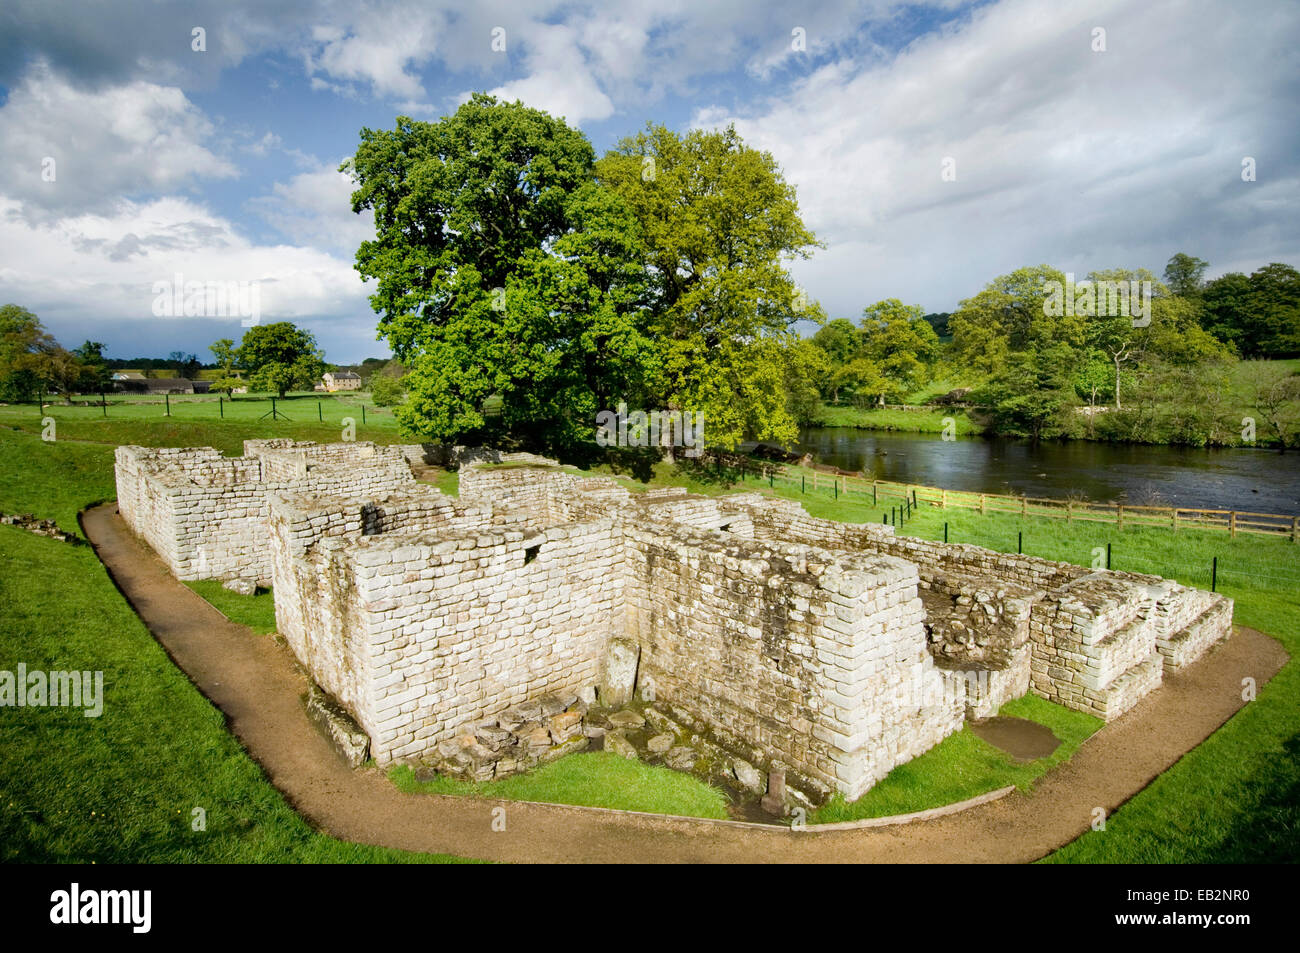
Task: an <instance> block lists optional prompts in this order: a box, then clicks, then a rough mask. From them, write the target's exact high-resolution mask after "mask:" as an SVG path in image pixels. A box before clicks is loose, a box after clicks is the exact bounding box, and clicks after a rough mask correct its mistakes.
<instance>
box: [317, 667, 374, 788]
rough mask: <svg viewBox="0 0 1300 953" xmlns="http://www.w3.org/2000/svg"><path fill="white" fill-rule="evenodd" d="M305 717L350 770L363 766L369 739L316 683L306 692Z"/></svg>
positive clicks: (367, 751) (367, 754)
mask: <svg viewBox="0 0 1300 953" xmlns="http://www.w3.org/2000/svg"><path fill="white" fill-rule="evenodd" d="M307 714H308V715H309V716H310V717H311V720H312V721H313V722H314V723H315V724H316V726H317V727H318V728H320V730H321V732H322V733H323V734H324V735H325V737H326V738H328V739H329V741H330V743H331V744H332V745H333V746H334V749H335V750H336V751H338V753H339V754H341V755H342V756H343V760H344V761H346V762H347V763H348V766H349V767H352V768H356V767H360V766H361V765H363V764H365V763H366V759H367V757H368V756H369V750H370V738H369V736H368V735H367V734H366V733H365V732H364V731H362V730H361V726H360V725H358V724H357V723H356V721H354V720H353V718H352V716H351V715H349V714H348V713H347V711H346V710H345V709H343V708H342V706H340V705H339V704H338V703H337V702H335V701H334V700H333V699H331V698H330V697H329V696H327V695H326V694H325V693H324V692H323V691H321V690H320V688H319V687H318V686H316V685H315V684H312V685H310V686H309V687H308V690H307Z"/></svg>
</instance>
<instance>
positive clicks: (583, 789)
mask: <svg viewBox="0 0 1300 953" xmlns="http://www.w3.org/2000/svg"><path fill="white" fill-rule="evenodd" d="M389 777H390V778H391V779H392V780H393V783H395V784H396V785H397V786H398V787H399V788H400V789H401V790H403V791H411V792H419V793H424V794H452V795H466V794H477V795H482V796H484V797H494V798H502V799H504V800H509V801H545V802H548V803H553V804H578V805H582V806H584V807H609V808H617V809H620V810H624V811H646V812H648V813H652V814H682V815H686V816H689V817H714V818H725V817H726V816H727V796H726V795H725V794H724V793H723V792H722V791H721V790H719V789H718V788H715V787H712V786H710V785H708V784H705V783H704V782H702V781H699V780H696V779H695V778H694V777H692V776H691V775H689V774H683V773H682V772H680V771H673V770H671V769H670V768H662V767H655V766H652V765H647V764H642V763H641V762H639V761H632V760H629V759H627V758H622V757H619V756H618V755H616V754H611V753H609V752H605V751H592V752H581V753H578V754H571V755H568V756H566V757H563V758H561V759H560V760H558V761H553V762H551V763H550V764H546V765H542V766H541V767H540V768H537V769H536V770H534V771H530V772H529V773H528V774H519V775H515V776H514V777H511V778H503V779H502V780H500V781H488V782H485V783H481V784H474V783H471V782H468V781H456V780H453V779H451V778H443V777H438V778H434V779H433V780H432V781H424V782H421V781H417V780H415V772H414V771H412V770H411V769H410V768H408V767H398V768H393V769H392V771H390V772H389Z"/></svg>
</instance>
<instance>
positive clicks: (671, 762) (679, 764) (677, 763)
mask: <svg viewBox="0 0 1300 953" xmlns="http://www.w3.org/2000/svg"><path fill="white" fill-rule="evenodd" d="M695 761H696V754H695V750H694V749H693V748H687V747H685V746H684V745H678V746H677V747H676V748H672V749H670V750H669V752H668V753H667V754H666V755H664V764H666V765H668V767H670V768H672V769H674V770H675V771H689V770H691V769H692V768H693V767H695Z"/></svg>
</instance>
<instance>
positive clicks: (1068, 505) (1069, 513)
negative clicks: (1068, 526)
mask: <svg viewBox="0 0 1300 953" xmlns="http://www.w3.org/2000/svg"><path fill="white" fill-rule="evenodd" d="M1073 516H1074V501H1073V500H1066V501H1065V521H1066V522H1067V523H1068V522H1070V520H1071V519H1072V518H1073Z"/></svg>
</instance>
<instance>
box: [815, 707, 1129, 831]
mask: <svg viewBox="0 0 1300 953" xmlns="http://www.w3.org/2000/svg"><path fill="white" fill-rule="evenodd" d="M998 714H999V715H1005V716H1007V717H1011V718H1025V719H1028V720H1029V721H1036V722H1038V723H1039V724H1040V725H1046V726H1047V727H1048V728H1050V729H1051V730H1052V733H1053V734H1054V735H1056V737H1057V738H1059V739H1060V741H1061V745H1060V747H1058V748H1057V749H1056V750H1055V751H1054V752H1052V754H1051V755H1049V756H1048V757H1046V758H1037V759H1035V760H1033V761H1026V762H1024V763H1016V762H1015V761H1014V760H1013V759H1012V758H1011V756H1010V755H1008V754H1007V753H1006V752H1004V751H1002V750H1000V749H998V748H995V747H994V746H993V745H991V744H989V743H988V742H987V741H984V740H983V739H982V738H977V737H976V736H975V734H974V733H973V732H972V731H971V730H970V726H969V725H967V726H966V727H964V728H962V730H961V731H959V732H957V733H956V734H954V735H949V736H948V737H947V738H945V739H944V740H943V741H941V742H940V743H939V744H937V745H935V747H933V748H931V749H930V750H929V751H927V752H926V753H925V754H923V755H921V756H920V757H918V758H914V759H912V760H911V761H909V762H908V763H907V764H900V765H899V766H898V767H896V768H895V769H894V770H893V771H891V772H889V774H888V775H887V776H886V777H885V779H884V780H882V781H880V782H879V783H877V784H876V785H875V787H873V788H872V789H871V790H870V791H868V792H867V793H866V794H864V795H863V796H862V797H860V798H858V800H856V801H853V802H851V803H847V802H845V800H844V798H843V796H842V795H836V796H835V797H833V798H832V799H831V800H830V801H829V802H828V803H827V804H826V805H825V806H823V807H822V808H821V809H820V810H818V811H816V812H815V813H814V814H813V815H812V816H811V817H809V818H808V820H809V823H812V824H831V823H835V822H838V821H858V820H862V819H863V818H868V817H886V816H888V815H890V814H909V813H911V812H913V811H924V810H927V809H929V808H934V807H943V806H944V805H945V804H955V803H956V802H958V801H964V800H966V799H967V798H972V797H976V796H978V795H980V794H986V793H988V792H989V791H996V790H997V789H998V788H1004V787H1006V786H1007V785H1008V784H1014V785H1015V786H1016V787H1018V788H1021V789H1027V788H1029V787H1031V786H1032V785H1033V783H1034V781H1036V780H1038V778H1040V777H1042V776H1043V775H1044V774H1046V773H1047V772H1048V771H1050V770H1051V769H1052V768H1054V767H1056V766H1057V765H1058V764H1060V763H1061V762H1062V761H1067V760H1069V758H1070V756H1071V755H1073V754H1074V752H1075V751H1076V750H1078V747H1079V745H1081V744H1083V742H1084V741H1085V740H1086V739H1087V738H1088V737H1089V736H1090V735H1092V734H1093V733H1094V732H1096V731H1097V730H1098V729H1099V728H1101V726H1102V724H1103V722H1102V720H1101V719H1100V718H1094V717H1093V716H1092V715H1085V714H1083V713H1082V712H1077V711H1070V710H1069V709H1068V708H1062V707H1061V706H1060V705H1055V704H1053V703H1052V702H1049V701H1047V700H1046V699H1042V698H1039V697H1038V696H1036V695H1026V696H1024V697H1023V698H1018V699H1016V700H1015V701H1011V702H1007V703H1006V704H1005V705H1003V706H1002V710H1001V711H999V712H998Z"/></svg>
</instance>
